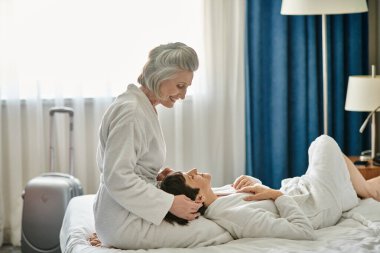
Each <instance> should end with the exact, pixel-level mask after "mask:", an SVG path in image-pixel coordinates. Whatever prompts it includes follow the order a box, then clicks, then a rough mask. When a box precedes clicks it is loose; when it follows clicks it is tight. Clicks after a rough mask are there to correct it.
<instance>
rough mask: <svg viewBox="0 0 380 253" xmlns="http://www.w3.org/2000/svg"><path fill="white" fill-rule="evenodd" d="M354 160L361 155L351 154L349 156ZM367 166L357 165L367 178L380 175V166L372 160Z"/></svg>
mask: <svg viewBox="0 0 380 253" xmlns="http://www.w3.org/2000/svg"><path fill="white" fill-rule="evenodd" d="M348 158H349V159H350V160H351V161H352V162H354V161H357V160H359V156H349V157H348ZM368 162H369V164H368V165H367V166H364V165H355V166H356V168H358V169H359V171H360V173H361V174H362V175H363V177H364V178H365V179H367V180H368V179H371V178H374V177H377V176H380V166H376V165H374V164H373V163H372V160H371V161H368Z"/></svg>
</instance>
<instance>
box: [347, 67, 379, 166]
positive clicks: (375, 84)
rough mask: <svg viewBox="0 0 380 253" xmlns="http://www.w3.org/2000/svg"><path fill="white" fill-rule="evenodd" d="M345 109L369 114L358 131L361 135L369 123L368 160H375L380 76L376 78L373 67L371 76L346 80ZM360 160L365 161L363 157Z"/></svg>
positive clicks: (353, 77)
mask: <svg viewBox="0 0 380 253" xmlns="http://www.w3.org/2000/svg"><path fill="white" fill-rule="evenodd" d="M345 109H346V110H347V111H357V112H369V114H368V117H367V118H366V120H365V121H364V123H363V125H362V127H360V129H359V131H360V132H361V133H362V132H363V131H364V128H365V127H366V126H367V124H368V121H369V119H370V118H372V122H371V155H370V157H369V158H372V159H373V158H375V155H376V147H375V146H376V145H375V141H376V119H375V115H376V112H377V111H378V110H380V76H376V73H375V66H372V76H350V77H349V79H348V88H347V96H346V105H345ZM362 157H363V158H362V159H364V160H365V159H366V158H365V155H363V156H362Z"/></svg>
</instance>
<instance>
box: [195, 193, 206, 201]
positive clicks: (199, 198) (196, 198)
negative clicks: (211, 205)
mask: <svg viewBox="0 0 380 253" xmlns="http://www.w3.org/2000/svg"><path fill="white" fill-rule="evenodd" d="M205 200H206V197H205V196H204V195H202V194H198V195H197V196H196V197H195V203H203V202H205Z"/></svg>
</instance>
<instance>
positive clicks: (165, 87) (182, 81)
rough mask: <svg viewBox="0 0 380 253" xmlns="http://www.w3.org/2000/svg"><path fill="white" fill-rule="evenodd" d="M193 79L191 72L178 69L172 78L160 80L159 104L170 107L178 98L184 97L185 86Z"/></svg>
mask: <svg viewBox="0 0 380 253" xmlns="http://www.w3.org/2000/svg"><path fill="white" fill-rule="evenodd" d="M192 81H193V72H191V71H180V72H178V73H177V74H176V75H175V76H174V77H173V78H172V79H170V80H165V81H162V82H161V85H160V95H161V99H160V104H162V105H163V106H165V107H167V108H172V107H173V105H174V103H175V102H176V101H177V100H178V99H184V98H185V96H186V91H187V88H188V87H189V86H190V85H191V82H192Z"/></svg>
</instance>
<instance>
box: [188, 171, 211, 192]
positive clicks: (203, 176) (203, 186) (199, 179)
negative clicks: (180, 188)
mask: <svg viewBox="0 0 380 253" xmlns="http://www.w3.org/2000/svg"><path fill="white" fill-rule="evenodd" d="M183 176H184V177H185V180H186V184H187V185H188V186H190V187H192V188H199V189H200V193H205V192H207V191H209V190H210V189H211V175H210V174H208V173H199V172H198V170H197V169H191V170H189V171H187V172H184V173H183Z"/></svg>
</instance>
